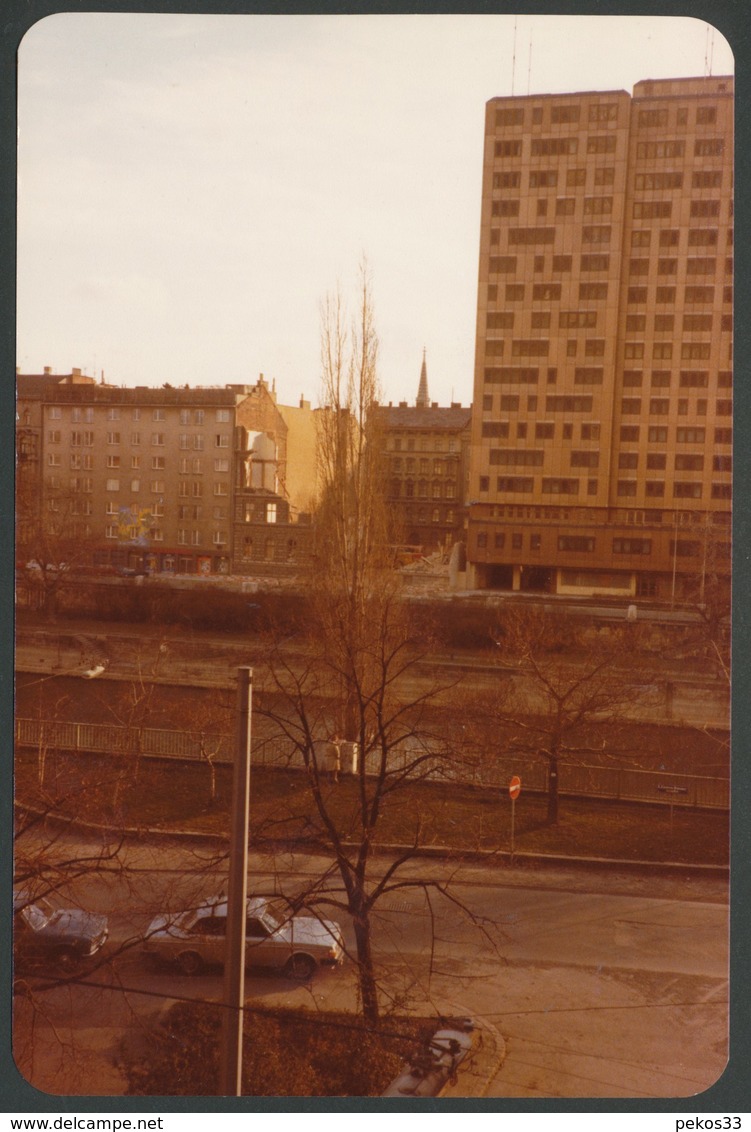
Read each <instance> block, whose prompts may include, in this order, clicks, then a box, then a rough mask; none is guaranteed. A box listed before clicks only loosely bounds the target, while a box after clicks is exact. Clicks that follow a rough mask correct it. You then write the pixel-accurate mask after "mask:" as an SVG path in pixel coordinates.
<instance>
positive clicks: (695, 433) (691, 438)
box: [675, 428, 706, 444]
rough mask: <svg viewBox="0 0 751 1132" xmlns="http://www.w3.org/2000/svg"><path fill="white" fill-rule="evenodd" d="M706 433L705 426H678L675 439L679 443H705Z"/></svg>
mask: <svg viewBox="0 0 751 1132" xmlns="http://www.w3.org/2000/svg"><path fill="white" fill-rule="evenodd" d="M705 434H706V429H704V428H677V429H676V430H675V439H676V441H677V442H678V444H703V443H704V437H705Z"/></svg>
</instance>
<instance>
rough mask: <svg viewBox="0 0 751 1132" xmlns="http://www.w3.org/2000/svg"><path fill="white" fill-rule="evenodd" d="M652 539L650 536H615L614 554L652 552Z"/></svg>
mask: <svg viewBox="0 0 751 1132" xmlns="http://www.w3.org/2000/svg"><path fill="white" fill-rule="evenodd" d="M651 553H652V540H651V539H649V538H614V539H613V554H651Z"/></svg>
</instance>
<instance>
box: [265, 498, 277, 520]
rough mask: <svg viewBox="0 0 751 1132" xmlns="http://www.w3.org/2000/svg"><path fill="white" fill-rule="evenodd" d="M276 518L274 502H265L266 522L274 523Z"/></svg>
mask: <svg viewBox="0 0 751 1132" xmlns="http://www.w3.org/2000/svg"><path fill="white" fill-rule="evenodd" d="M276 519H277V514H276V503H267V504H266V522H267V523H275V522H276Z"/></svg>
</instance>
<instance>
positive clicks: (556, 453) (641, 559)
mask: <svg viewBox="0 0 751 1132" xmlns="http://www.w3.org/2000/svg"><path fill="white" fill-rule="evenodd" d="M732 153H733V81H732V79H731V78H726V77H720V78H704V79H702V78H695V79H694V78H692V79H676V80H660V81H654V82H648V81H645V82H641V83H638V84H637V85H636V86H635V88H634V91H633V96H630V95H629V94H628V93H626V92H625V91H597V92H586V93H577V94H571V95H549V96H544V95H535V96H526V97H510V98H494V99H492V100H491V101H490V102H489V103H488V104H487V107H486V121H485V149H484V169H483V188H482V217H481V236H480V270H479V292H478V294H479V298H478V315H477V348H476V360H475V381H474V406H475V412H474V420H473V427H472V444H471V460H470V490H469V494H470V500H471V503H470V511H469V527H468V545H467V554H468V563H469V567H468V571H469V583H470V584H471V585H475V586H478V587H488V588H508V589H530V590H540V591H547V592H557V593H570V594H581V595H582V596H583V595H588V594H618V595H631V596H645V597H646V596H651V597H662V598H665V597H668V596H670V597H673V598H674V597H677V596H681V595H686V596H687V595H688V593H689V592H690V591H692V590H693V589H695V588H696V578H697V577H698V576H700V575H703V574H704V573H706V570H707V568H708V563H710V561H711V565H712V569H713V570H715V571H719V572H720V573H725V574H727V573H728V572H729V569H730V557H729V554H730V535H729V525H730V507H731V499H730V492H731V480H732V470H731V445H732V416H731V414H732V404H731V384H732V282H733V260H732V238H733V220H732V216H733V200H732V186H733V170H732ZM702 585H703V581H702Z"/></svg>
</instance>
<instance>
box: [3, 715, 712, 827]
mask: <svg viewBox="0 0 751 1132" xmlns="http://www.w3.org/2000/svg"><path fill="white" fill-rule="evenodd" d="M15 742H16V747H17V748H26V749H32V750H39V751H42V750H58V751H77V752H80V753H81V754H84V753H85V754H104V755H107V754H110V755H112V756H115V757H117V756H120V755H123V756H125V755H128V754H136V753H137V754H138V755H139V757H141V758H159V759H176V760H183V761H189V762H196V761H201V760H210V761H212V762H215V763H226V764H230V763H232V761H233V759H234V744H235V739H234V736H232V735H228V734H223V733H219V732H200V731H168V730H161V729H158V728H149V727H143V728H135V727H133V728H130V727H119V726H115V725H113V724H102V723H64V722H59V721H55V720H39V719H20V718H19V719H16V722H15ZM334 746H335V745H334V744H333V743H331V742H329V741H327V740H322V741H321V743H320V746H319V750H318V752H317V755H318V759H319V765H322V766H325V767H326V769H329V770H333V769H334V768H335V767H337V768H340V769H341V772H342V774H347V773H351V772H352V771H353V770H354V769H356V767H357V762H358V757H359V752H358V750H357V746H356V744H353V743H342V744H341V745H340V751H339V753H338V754H336V753H335V750H334ZM251 758H252V761H253V762H254V763H255V764H256V765H261V766H270V767H278V768H283V769H302V768H303V767H304V761H303V756H302V753H301V752H300V751H299V750H298V749H297V748H296V747H295V746H294V745H293V744H292V743H291V742H290V741H286V742H285V741H284V740H283V739H281V738H261V739H258V740H257V741H255V742H254V743H252V749H251ZM416 763H419V766H418V768H417V769H416V770H415V773H419V775H420V777H421V778H423V779H427V780H429V781H443V782H452V783H455V784H456V785H462V786H475V787H478V788H481V789H484V790H501V791H503V790H505V789H506V787H507V785H508V781H509V778H510V777H511V776H512V775H514V774H516V775H519V776H520V777H521V779H522V781H523V783H524V789H525V790H529V791H531V792H540V793H544V792H545V791H547V788H548V774H549V766H548V763H547V761H546V760H545V759H544V758H541V757H535V756H534V755H530V754H527V753H525V754H521V753H520V754H518V755H512V756H506V757H497V756H495V757H493V758H492V759H482V760H481V759H475V758H471V757H461V756H459V757H457V756H454V757H446V756H445V755H443V754H440V753H433V752H432V751H431V750H430V749H429V748H427V747H425V748H420V747H418V746H417V745H415V744H414V743H411V744H405V745H403V746H402V747H397V748H395V749H394V750H393V751H391V752H390V754H389V771H390V772H393V773H405V774H409V773H410V768H411V767H413V766H415V764H416ZM365 769H366V773H371V774H372V773H376V770H377V767H376V756H375V754H371V755H369V756H368V757H367V758H366V763H365ZM559 777H560V792H561V794H563V795H569V796H583V797H593V798H610V799H615V800H621V801H638V802H655V803H662V804H665V805H673V806H687V807H695V808H700V809H711V810H727V809H729V808H730V780H729V779H728V778H720V777H710V776H705V775H697V774H682V773H675V772H673V771H667V770H643V769H640V768H637V767H631V766H622V765H618V764H617V763H615V762H613V763H607V762H605V763H600V764H589V763H580V762H574V761H568V760H566V761H565V762H564V763H562V764H561V767H560V771H559Z"/></svg>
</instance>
